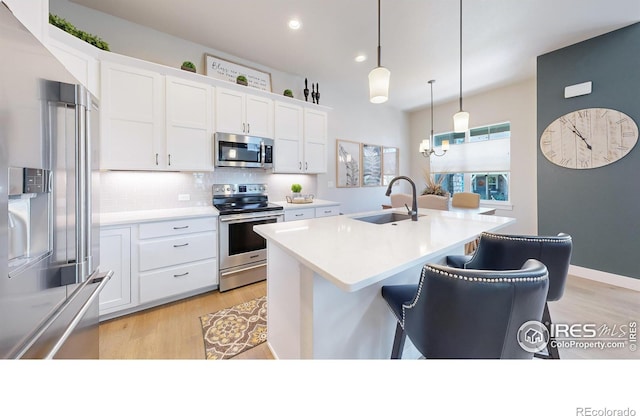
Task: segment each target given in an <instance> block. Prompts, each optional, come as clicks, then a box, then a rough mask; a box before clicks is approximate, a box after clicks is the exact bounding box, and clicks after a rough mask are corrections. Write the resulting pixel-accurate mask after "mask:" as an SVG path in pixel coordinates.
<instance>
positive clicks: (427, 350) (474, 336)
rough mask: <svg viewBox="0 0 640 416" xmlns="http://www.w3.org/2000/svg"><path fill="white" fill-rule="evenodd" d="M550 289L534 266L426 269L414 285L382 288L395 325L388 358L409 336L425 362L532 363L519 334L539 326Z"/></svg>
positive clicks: (545, 276)
mask: <svg viewBox="0 0 640 416" xmlns="http://www.w3.org/2000/svg"><path fill="white" fill-rule="evenodd" d="M548 286H549V281H548V274H547V268H546V267H545V266H544V264H542V263H540V262H539V261H537V260H528V261H526V262H524V264H521V265H520V266H519V267H518V268H517V269H515V270H501V271H493V270H470V269H456V268H452V267H447V266H441V265H435V264H427V265H425V266H424V267H423V268H422V273H421V275H420V281H419V283H418V284H417V285H394V286H383V287H382V297H383V298H384V300H385V301H386V302H387V304H388V305H389V308H390V309H391V312H393V314H394V316H395V318H396V319H397V321H398V323H397V326H396V334H395V339H394V342H393V348H392V352H391V358H401V355H402V350H403V348H404V342H405V339H406V337H407V336H408V337H409V339H410V340H411V342H412V343H413V344H414V345H415V347H416V348H417V349H418V351H419V352H420V353H421V354H422V355H423V356H424V357H425V358H532V357H533V353H531V352H527V351H525V350H524V349H523V348H522V347H521V346H520V344H519V343H518V330H519V329H520V326H521V325H522V324H524V323H525V322H527V321H531V320H536V321H540V318H541V317H542V312H543V310H544V305H545V300H546V297H547V290H548Z"/></svg>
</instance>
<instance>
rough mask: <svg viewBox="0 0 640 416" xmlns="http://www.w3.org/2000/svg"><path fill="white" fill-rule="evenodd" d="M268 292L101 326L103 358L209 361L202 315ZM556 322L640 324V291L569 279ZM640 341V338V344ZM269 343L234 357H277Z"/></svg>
mask: <svg viewBox="0 0 640 416" xmlns="http://www.w3.org/2000/svg"><path fill="white" fill-rule="evenodd" d="M265 294H266V283H265V282H260V283H255V284H253V285H249V286H245V287H241V288H238V289H234V290H231V291H228V292H224V293H220V292H218V291H213V292H210V293H206V294H203V295H199V296H194V297H192V298H189V299H186V300H182V301H178V302H174V303H171V304H168V305H163V306H159V307H156V308H153V309H149V310H146V311H142V312H138V313H135V314H132V315H128V316H125V317H121V318H116V319H113V320H110V321H106V322H103V323H101V324H100V358H101V359H204V343H203V340H202V328H201V326H200V319H199V317H200V316H202V315H205V314H207V313H210V312H215V311H218V310H220V309H224V308H228V307H230V306H233V305H236V304H238V303H241V302H244V301H247V300H250V299H253V298H256V297H259V296H263V295H265ZM549 307H550V311H551V317H552V320H553V321H554V322H556V323H569V324H570V323H595V324H598V326H599V325H600V324H607V325H608V326H610V327H612V326H613V325H615V324H617V325H627V324H628V323H629V322H630V321H636V322H640V292H635V291H632V290H627V289H622V288H618V287H615V286H610V285H606V284H603V283H598V282H593V281H590V280H586V279H580V278H575V277H571V276H570V277H569V279H568V281H567V287H566V290H565V294H564V296H563V298H562V299H561V300H559V301H557V302H552V303H550V306H549ZM639 344H640V342H639ZM560 357H561V358H562V359H585V358H586V359H600V358H605V359H621V358H635V359H638V358H640V352H638V351H636V352H631V351H629V349H627V348H625V349H622V350H612V349H607V350H595V349H586V350H579V349H575V348H572V349H560ZM272 358H273V356H272V354H271V352H270V351H269V348H268V347H267V345H266V343H263V344H260V345H259V346H257V347H255V348H252V349H250V350H248V351H246V352H244V353H242V354H239V355H237V356H236V357H234V358H233V359H272Z"/></svg>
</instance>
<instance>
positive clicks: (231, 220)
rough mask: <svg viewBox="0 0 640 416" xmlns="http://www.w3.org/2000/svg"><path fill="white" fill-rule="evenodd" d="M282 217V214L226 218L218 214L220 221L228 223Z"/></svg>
mask: <svg viewBox="0 0 640 416" xmlns="http://www.w3.org/2000/svg"><path fill="white" fill-rule="evenodd" d="M282 217H284V214H279V215H265V216H259V217H248V218H237V217H236V218H227V217H225V216H220V222H224V223H229V224H237V223H241V222H252V221H262V220H269V219H276V220H277V219H278V218H282Z"/></svg>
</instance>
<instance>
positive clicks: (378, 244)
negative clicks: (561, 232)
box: [254, 208, 515, 292]
mask: <svg viewBox="0 0 640 416" xmlns="http://www.w3.org/2000/svg"><path fill="white" fill-rule="evenodd" d="M394 211H395V212H400V213H406V210H405V209H392V210H391V209H386V210H380V211H371V212H366V213H359V214H350V215H339V216H333V217H324V218H315V219H309V220H300V221H291V222H278V223H274V224H264V225H258V226H255V227H254V230H255V231H256V232H257V233H258V234H260V235H261V236H263V237H264V238H265V239H267V240H268V241H269V243H274V244H277V245H278V246H280V247H282V248H283V249H284V250H285V251H286V252H288V253H289V254H290V255H292V256H293V257H294V258H296V259H297V260H298V261H299V262H300V263H302V264H304V265H305V266H307V267H309V268H310V269H311V270H313V271H314V272H316V273H318V274H319V275H321V276H323V277H324V278H325V279H327V280H329V281H330V282H332V283H333V284H335V285H336V286H338V287H339V288H341V289H342V290H344V291H347V292H353V291H356V290H359V289H362V288H364V287H367V286H369V285H371V284H374V283H376V282H379V281H381V280H383V279H386V278H388V277H391V276H393V275H395V274H397V273H399V272H401V271H403V270H405V269H407V268H409V267H413V266H416V265H419V264H424V263H428V262H430V261H437V260H440V259H441V258H442V257H443V256H444V255H446V254H448V253H450V251H451V250H452V249H454V248H457V247H459V246H460V245H461V244H464V243H466V242H469V241H472V240H473V239H475V238H476V237H477V236H478V234H480V233H481V232H482V231H496V230H498V229H501V228H503V227H505V226H507V225H509V224H511V223H513V222H515V219H514V218H507V217H500V216H495V215H479V214H472V213H466V212H451V211H439V210H430V209H422V208H421V209H419V213H420V214H421V215H424V216H420V217H419V218H418V221H411V220H410V219H409V220H403V221H398V222H396V223H388V224H371V223H368V222H364V221H359V220H356V219H354V217H365V216H368V215H375V214H384V213H389V212H394ZM394 224H395V225H394Z"/></svg>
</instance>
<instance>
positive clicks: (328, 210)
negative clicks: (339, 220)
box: [284, 205, 340, 221]
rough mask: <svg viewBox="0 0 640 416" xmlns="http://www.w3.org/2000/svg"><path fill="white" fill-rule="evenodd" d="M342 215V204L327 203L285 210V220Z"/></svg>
mask: <svg viewBox="0 0 640 416" xmlns="http://www.w3.org/2000/svg"><path fill="white" fill-rule="evenodd" d="M333 215H340V205H327V206H322V207H315V208H287V209H286V210H285V211H284V220H285V221H297V220H308V219H311V218H320V217H330V216H333Z"/></svg>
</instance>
